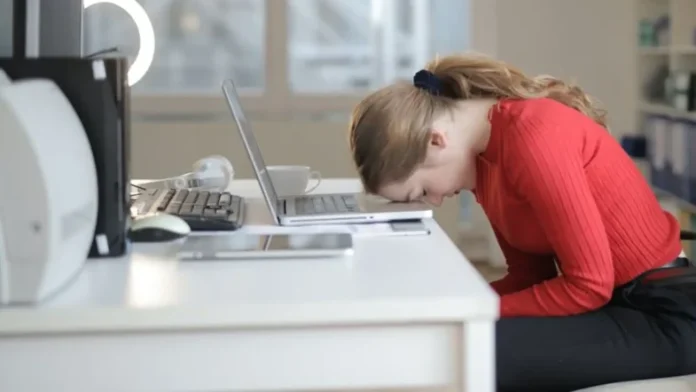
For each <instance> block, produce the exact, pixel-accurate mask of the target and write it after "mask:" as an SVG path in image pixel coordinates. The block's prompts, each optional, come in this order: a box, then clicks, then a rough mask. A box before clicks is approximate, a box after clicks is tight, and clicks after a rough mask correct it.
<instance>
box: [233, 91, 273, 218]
mask: <svg viewBox="0 0 696 392" xmlns="http://www.w3.org/2000/svg"><path fill="white" fill-rule="evenodd" d="M222 92H223V93H224V94H225V98H226V99H227V104H228V105H229V107H230V111H231V112H232V117H234V121H235V122H236V123H237V128H238V129H239V135H240V136H241V137H242V142H243V143H244V148H245V149H246V151H247V154H248V155H249V160H250V161H251V166H252V167H253V168H254V172H255V173H256V178H257V179H258V181H259V186H260V187H261V192H263V195H264V198H265V199H266V203H267V204H268V208H269V210H270V211H271V215H273V218H274V219H276V220H277V219H278V214H277V212H276V205H277V203H278V196H277V194H276V191H275V188H274V187H273V182H272V181H271V177H270V176H269V175H268V170H267V169H266V163H265V162H264V161H263V155H262V154H261V149H260V148H259V144H258V143H257V142H256V137H254V132H253V131H252V130H251V124H250V123H249V121H248V120H247V118H246V115H245V114H244V110H243V109H242V104H241V102H240V100H239V94H237V89H236V88H235V86H234V82H233V81H232V80H231V79H227V80H225V81H224V82H223V83H222Z"/></svg>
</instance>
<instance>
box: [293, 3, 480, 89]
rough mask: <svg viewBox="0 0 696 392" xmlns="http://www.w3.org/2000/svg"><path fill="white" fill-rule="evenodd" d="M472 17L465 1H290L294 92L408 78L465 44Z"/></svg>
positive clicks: (366, 85)
mask: <svg viewBox="0 0 696 392" xmlns="http://www.w3.org/2000/svg"><path fill="white" fill-rule="evenodd" d="M467 14H468V5H467V4H466V1H462V0H456V1H452V0H288V28H289V34H288V36H289V38H288V56H289V64H288V65H289V81H290V85H291V89H292V91H294V92H299V93H312V92H327V93H328V92H330V93H349V92H356V91H360V90H363V91H364V90H365V89H371V88H375V87H378V86H380V85H383V84H385V83H389V82H392V81H394V80H396V79H409V78H411V77H412V76H413V74H414V72H415V71H417V70H418V69H420V68H421V67H423V65H424V64H425V63H426V62H427V61H428V60H429V59H430V58H431V57H432V56H433V55H434V54H436V53H438V52H440V53H449V52H453V51H462V50H465V49H466V48H467V46H468V42H467V41H468V39H467V37H468V31H467V29H466V27H462V26H466V25H467V23H466V19H467ZM457 38H460V39H457Z"/></svg>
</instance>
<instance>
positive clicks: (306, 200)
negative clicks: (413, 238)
mask: <svg viewBox="0 0 696 392" xmlns="http://www.w3.org/2000/svg"><path fill="white" fill-rule="evenodd" d="M222 91H223V93H224V95H225V98H226V100H227V104H228V106H229V108H230V111H231V112H232V117H234V120H235V122H236V124H237V129H238V131H239V135H240V136H241V138H242V142H243V143H244V147H245V149H246V152H247V155H248V156H249V160H250V161H251V165H252V167H253V169H254V173H255V174H256V178H257V180H258V181H259V185H260V186H261V190H262V193H263V197H264V199H265V200H266V204H267V205H268V209H269V210H270V211H271V214H272V215H273V216H274V218H275V219H276V222H277V223H278V224H280V225H312V224H332V223H333V224H338V223H366V222H388V221H394V220H410V219H423V218H429V217H431V216H432V213H433V212H432V209H431V208H430V207H428V206H427V205H426V204H424V203H420V202H414V203H390V202H387V201H386V200H378V199H376V198H372V197H367V196H364V195H360V194H357V193H356V194H324V195H308V196H289V197H279V196H278V195H277V193H276V190H275V188H274V185H273V182H272V181H271V179H270V176H269V175H268V171H267V168H266V163H265V162H264V159H263V155H262V154H261V150H260V149H259V146H258V144H257V143H256V137H255V136H254V133H253V131H252V129H251V124H249V122H248V121H247V119H246V115H245V114H244V111H243V109H242V105H241V103H240V101H239V95H238V94H237V90H236V88H235V86H234V82H233V81H232V80H230V79H228V80H225V81H224V82H223V85H222Z"/></svg>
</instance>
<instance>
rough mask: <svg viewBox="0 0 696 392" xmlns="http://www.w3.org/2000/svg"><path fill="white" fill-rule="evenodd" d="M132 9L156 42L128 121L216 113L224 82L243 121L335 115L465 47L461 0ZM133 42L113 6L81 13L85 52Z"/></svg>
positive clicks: (178, 1)
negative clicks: (239, 102)
mask: <svg viewBox="0 0 696 392" xmlns="http://www.w3.org/2000/svg"><path fill="white" fill-rule="evenodd" d="M139 2H140V3H141V4H142V5H143V7H144V8H145V10H146V11H147V12H148V14H149V15H150V18H151V20H152V22H153V25H154V28H155V36H156V38H157V44H156V52H155V59H154V62H153V64H152V66H151V68H150V70H149V72H148V73H147V74H146V75H145V77H144V78H143V79H142V80H141V81H140V82H139V83H138V84H136V85H135V86H134V88H133V112H134V114H136V115H138V114H142V113H146V114H147V113H150V114H157V115H160V114H162V113H164V112H169V113H175V114H176V115H177V116H178V117H177V118H181V116H186V115H187V114H186V113H188V115H190V117H198V116H200V115H201V114H204V113H208V114H210V113H218V112H219V113H221V112H223V111H224V112H226V107H225V105H224V101H223V100H222V99H221V94H220V84H221V81H222V80H223V79H225V78H228V77H232V78H234V79H235V81H236V83H237V85H238V86H240V87H241V88H242V91H241V93H242V95H243V97H244V100H245V102H244V105H245V108H247V110H248V111H249V112H250V113H251V114H252V115H253V114H254V113H257V114H260V113H262V114H263V115H267V114H271V115H288V114H293V113H308V114H312V113H329V112H334V113H335V112H345V111H348V110H350V107H351V106H352V105H354V104H355V103H356V102H357V100H358V99H359V98H360V97H361V96H362V95H364V93H365V91H367V90H370V89H374V88H377V87H379V86H381V85H384V84H386V83H389V82H392V81H394V80H396V79H410V78H411V76H412V75H413V73H414V72H415V71H417V70H418V69H420V68H421V67H422V66H423V65H424V63H425V62H426V61H427V60H428V59H430V58H431V57H432V56H434V55H435V54H438V53H440V54H446V53H451V52H457V51H463V50H466V49H468V46H469V28H468V26H469V18H468V14H469V1H467V0H205V1H203V0H139ZM137 41H138V37H137V31H136V28H135V24H134V23H133V22H132V21H131V20H130V19H129V17H128V15H127V14H125V13H124V12H123V11H121V10H120V9H118V8H117V7H114V6H112V5H108V4H100V5H98V6H95V7H91V8H90V9H88V10H87V12H86V13H85V53H92V52H96V51H99V50H103V49H105V48H110V47H114V46H117V47H119V48H120V50H121V51H122V52H123V53H124V54H126V55H128V56H130V57H131V58H133V57H134V56H135V54H136V53H137V50H138V47H137ZM192 98H195V99H192Z"/></svg>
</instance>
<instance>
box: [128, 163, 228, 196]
mask: <svg viewBox="0 0 696 392" xmlns="http://www.w3.org/2000/svg"><path fill="white" fill-rule="evenodd" d="M232 179H234V168H233V167H232V164H231V163H230V161H229V160H228V159H227V158H225V157H223V156H220V155H211V156H209V157H205V158H203V159H200V160H198V161H196V163H194V164H193V171H192V172H189V173H185V174H182V175H180V176H176V177H170V178H164V179H161V180H155V181H149V182H145V183H142V184H140V186H141V187H143V188H147V189H157V188H159V189H204V190H213V191H224V190H226V189H227V187H228V186H229V185H230V181H232Z"/></svg>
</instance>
